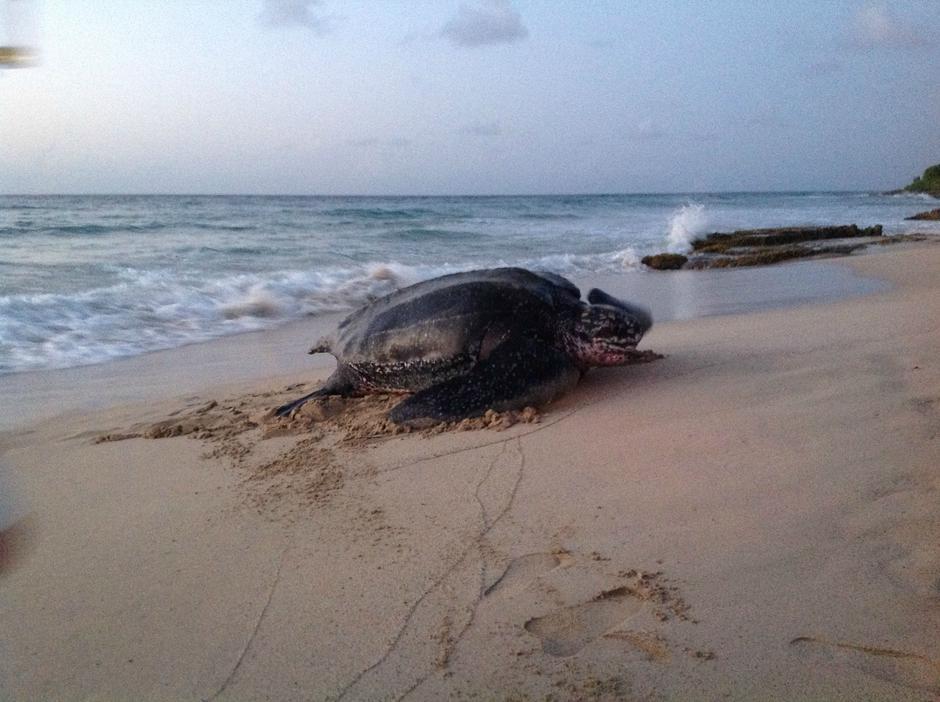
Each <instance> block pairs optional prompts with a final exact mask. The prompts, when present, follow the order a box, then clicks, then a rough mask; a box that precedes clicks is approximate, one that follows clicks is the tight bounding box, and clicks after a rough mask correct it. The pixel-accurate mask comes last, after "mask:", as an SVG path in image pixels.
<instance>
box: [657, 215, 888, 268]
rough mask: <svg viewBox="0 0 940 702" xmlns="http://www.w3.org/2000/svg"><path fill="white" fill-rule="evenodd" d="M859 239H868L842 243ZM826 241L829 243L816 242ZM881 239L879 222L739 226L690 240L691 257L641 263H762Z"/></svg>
mask: <svg viewBox="0 0 940 702" xmlns="http://www.w3.org/2000/svg"><path fill="white" fill-rule="evenodd" d="M861 238H865V239H867V240H868V241H864V242H862V241H859V242H856V241H848V242H844V240H847V239H848V240H851V239H861ZM836 240H839V241H836ZM826 241H831V242H833V243H832V244H828V245H826V244H822V243H820V242H826ZM882 241H884V239H883V237H882V227H881V225H880V224H876V225H875V226H873V227H859V226H858V225H855V224H845V225H840V226H831V227H774V228H770V229H741V230H739V231H735V232H731V233H722V232H715V233H714V234H709V235H708V236H707V237H705V238H704V239H700V240H698V241H695V242H693V243H692V249H693V253H692V256H691V257H685V256H682V255H679V254H669V253H663V254H656V255H655V256H646V257H645V258H644V259H643V263H644V264H645V265H647V266H649V267H650V268H654V269H656V270H676V269H678V268H686V269H696V270H700V269H704V268H737V267H740V266H766V265H770V264H773V263H780V262H781V261H789V260H792V259H796V258H808V257H810V256H845V255H848V254H850V253H852V252H854V251H857V250H858V249H861V248H863V247H865V246H866V245H868V244H869V243H881V242H882Z"/></svg>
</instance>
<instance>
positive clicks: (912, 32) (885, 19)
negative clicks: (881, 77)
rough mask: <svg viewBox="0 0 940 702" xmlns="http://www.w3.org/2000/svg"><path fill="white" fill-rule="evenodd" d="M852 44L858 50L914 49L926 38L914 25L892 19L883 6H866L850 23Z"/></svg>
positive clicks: (921, 44) (923, 43) (925, 41)
mask: <svg viewBox="0 0 940 702" xmlns="http://www.w3.org/2000/svg"><path fill="white" fill-rule="evenodd" d="M851 38H852V43H853V44H854V45H855V46H856V47H857V48H860V49H877V48H888V49H916V48H919V47H922V46H926V45H927V43H928V42H927V38H926V37H925V36H924V34H923V33H922V32H921V31H920V30H919V29H918V28H917V27H915V26H914V25H912V24H908V23H906V22H903V21H902V20H899V19H898V18H896V17H894V15H892V14H891V12H890V11H889V10H888V8H887V7H886V6H885V5H876V4H871V5H866V6H865V7H863V8H861V9H860V10H859V11H858V12H856V13H855V17H854V18H853V21H852V36H851Z"/></svg>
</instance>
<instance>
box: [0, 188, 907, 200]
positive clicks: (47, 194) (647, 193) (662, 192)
mask: <svg viewBox="0 0 940 702" xmlns="http://www.w3.org/2000/svg"><path fill="white" fill-rule="evenodd" d="M904 192H907V191H905V190H903V189H893V190H882V189H880V188H868V189H865V188H863V189H858V190H827V189H809V190H807V189H800V190H659V191H652V190H651V191H622V192H613V191H610V192H554V193H551V192H535V193H524V192H521V193H463V194H457V193H450V194H447V193H412V194H403V193H335V194H330V193H249V192H228V193H223V192H216V193H212V192H203V193H199V192H189V193H187V192H149V193H148V192H126V193H122V192H19V193H17V192H6V193H0V197H310V198H357V197H358V198H409V197H410V198H453V197H459V198H474V197H476V198H496V197H621V196H657V195H800V194H810V193H811V194H818V193H832V194H844V193H881V194H885V195H893V194H902V193H904ZM911 194H912V195H917V194H918V193H911Z"/></svg>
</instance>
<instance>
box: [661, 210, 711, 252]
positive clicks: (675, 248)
mask: <svg viewBox="0 0 940 702" xmlns="http://www.w3.org/2000/svg"><path fill="white" fill-rule="evenodd" d="M706 227H708V217H707V215H706V214H705V206H704V205H701V204H698V203H694V202H690V203H688V204H685V205H683V206H682V207H680V208H679V209H677V210H675V211H674V212H673V213H672V215H671V216H670V217H669V232H668V234H667V235H666V248H667V250H668V251H669V252H671V253H685V252H687V251H689V250H690V249H691V248H692V242H693V241H695V240H696V239H697V238H699V237H700V236H701V235H702V234H704V233H705V229H706Z"/></svg>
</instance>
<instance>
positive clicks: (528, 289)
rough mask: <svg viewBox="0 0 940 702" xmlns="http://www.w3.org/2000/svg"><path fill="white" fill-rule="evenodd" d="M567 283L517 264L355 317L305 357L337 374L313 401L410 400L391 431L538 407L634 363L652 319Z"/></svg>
mask: <svg viewBox="0 0 940 702" xmlns="http://www.w3.org/2000/svg"><path fill="white" fill-rule="evenodd" d="M587 299H588V302H587V303H584V302H582V301H581V291H580V290H578V288H577V287H576V286H575V285H574V284H573V283H571V281H569V280H567V279H566V278H563V277H562V276H560V275H556V274H553V273H544V272H538V273H534V272H532V271H529V270H526V269H523V268H493V269H486V270H476V271H468V272H465V273H454V274H452V275H445V276H442V277H440V278H434V279H432V280H426V281H424V282H421V283H418V284H416V285H411V286H409V287H406V288H402V289H400V290H398V291H396V292H393V293H391V294H390V295H387V296H385V297H383V298H380V299H378V300H375V301H374V302H371V303H369V304H367V305H365V306H364V307H361V308H360V309H358V310H356V311H355V312H353V313H352V314H350V315H349V316H348V317H346V318H345V319H344V320H343V321H342V322H340V323H339V327H338V329H337V332H336V334H335V335H334V336H332V337H327V338H325V339H322V340H321V341H320V342H318V343H317V345H316V346H314V347H313V348H312V349H310V351H309V353H321V352H329V353H331V354H333V356H335V357H336V360H337V367H336V371H335V372H334V373H333V375H331V376H330V377H329V378H328V379H327V381H326V383H325V384H324V385H323V387H322V388H320V389H319V390H316V391H315V392H312V393H310V394H309V395H305V396H304V397H301V398H299V399H297V400H294V401H293V402H289V403H287V404H285V405H282V406H281V407H279V408H278V409H277V410H276V411H275V413H276V414H277V416H285V415H289V414H290V413H291V412H292V411H293V410H294V409H296V408H298V407H300V406H301V405H302V404H304V403H305V402H307V400H310V399H312V398H314V397H319V396H324V395H343V396H358V395H368V394H372V393H384V392H411V393H413V394H412V395H411V396H410V397H408V398H407V399H405V400H403V401H402V402H400V403H399V404H398V405H396V406H395V407H394V408H393V409H392V411H391V412H390V414H389V417H390V418H391V420H392V421H393V422H395V423H398V424H420V423H426V422H431V421H437V422H440V421H454V420H458V419H463V418H465V417H475V416H479V415H481V414H484V413H485V412H486V410H487V409H493V410H496V411H505V410H510V409H519V408H522V407H525V406H527V405H540V404H543V403H545V402H548V401H550V400H552V399H554V398H555V397H557V396H558V395H559V394H561V393H562V392H564V391H566V390H568V389H570V388H572V387H573V386H574V385H575V384H576V383H577V382H578V380H579V378H580V377H581V375H582V374H583V373H584V372H585V371H586V370H587V369H588V368H590V367H592V366H617V365H624V364H626V363H630V362H631V361H632V360H636V359H638V358H643V357H644V355H643V354H642V353H640V352H637V351H636V345H637V343H638V342H639V341H640V339H641V338H642V336H643V334H644V333H645V332H646V331H647V330H648V329H649V328H650V327H651V326H652V324H653V320H652V318H651V316H650V313H649V312H648V311H647V310H645V309H642V308H640V307H636V306H633V305H630V304H628V303H626V302H623V301H621V300H618V299H616V298H614V297H611V296H610V295H608V294H607V293H605V292H603V291H601V290H598V289H593V290H591V291H590V292H589V293H588V298H587Z"/></svg>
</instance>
